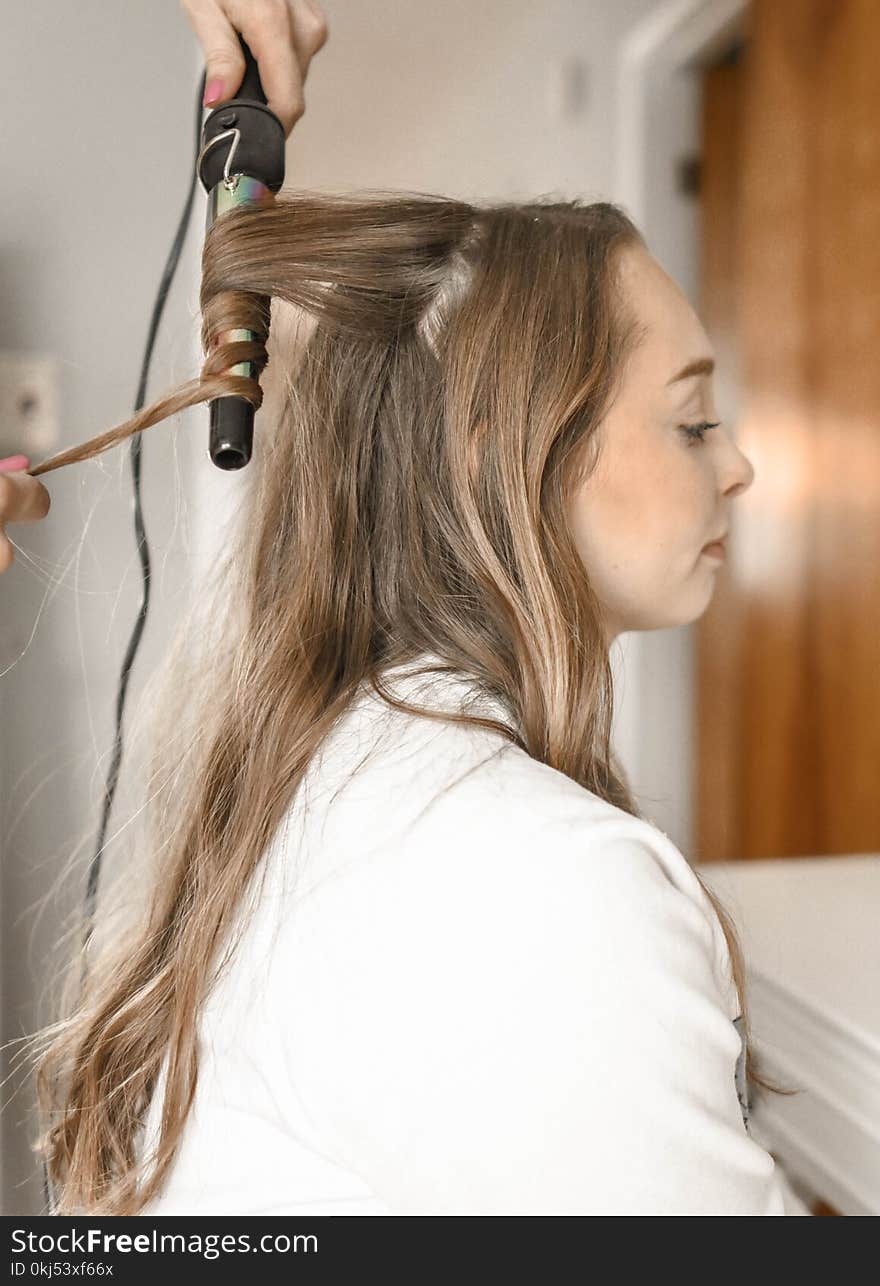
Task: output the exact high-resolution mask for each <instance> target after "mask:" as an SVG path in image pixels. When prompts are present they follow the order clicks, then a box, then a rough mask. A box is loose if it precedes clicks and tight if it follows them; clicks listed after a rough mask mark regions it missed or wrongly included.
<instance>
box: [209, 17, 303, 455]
mask: <svg viewBox="0 0 880 1286" xmlns="http://www.w3.org/2000/svg"><path fill="white" fill-rule="evenodd" d="M239 43H240V44H241V49H242V53H243V54H244V59H245V64H246V66H245V73H244V80H243V81H242V83H241V88H240V89H239V91H238V95H237V96H236V97H235V98H233V99H230V101H229V102H228V103H223V104H222V105H221V106H220V107H217V108H215V109H214V111H212V112H211V113H210V115H209V116H208V117H207V119H206V120H205V124H204V128H203V130H202V149H201V152H200V153H199V158H198V163H197V170H198V176H199V180H200V182H201V184H202V186H203V187H204V189H205V191H206V192H207V194H208V209H207V218H206V223H205V231H206V232H207V231H208V229H209V228H210V227H211V224H212V223H213V222H214V220H215V219H217V218H220V217H221V216H222V215H224V214H225V213H227V211H228V210H230V209H233V208H234V207H236V206H239V205H243V204H259V203H261V202H263V201H266V200H268V199H271V196H272V195H273V194H274V193H275V192H277V191H278V189H279V188H280V187H281V185H282V184H283V182H284V144H285V137H284V126H283V125H282V124H281V121H280V120H279V119H278V117H277V116H276V115H275V113H274V112H273V111H270V110H269V108H268V107H267V105H266V95H265V94H264V93H263V86H262V84H261V82H260V73H259V70H258V68H257V63H256V59H255V58H254V56H253V54H252V53H251V51H250V49H249V48H248V46H247V45H246V44H245V42H244V40H243V39H242V37H241V36H239ZM265 302H266V305H267V307H268V300H266V301H265ZM224 335H225V338H226V339H228V340H229V341H234V340H252V339H254V338H255V336H254V334H253V333H252V332H251V331H250V330H245V329H241V330H234V331H228V332H224ZM231 374H233V375H244V376H248V377H251V376H253V374H254V367H253V363H251V362H240V363H239V364H238V365H237V366H233V367H232V368H231ZM253 438H254V408H253V406H252V405H251V403H250V402H248V400H247V399H246V398H243V397H218V398H215V399H214V401H213V402H211V404H210V443H209V448H210V454H211V459H212V461H213V462H214V464H216V465H217V467H218V468H219V469H241V468H242V467H243V466H244V465H246V464H247V463H248V461H249V460H250V458H251V448H252V446H253Z"/></svg>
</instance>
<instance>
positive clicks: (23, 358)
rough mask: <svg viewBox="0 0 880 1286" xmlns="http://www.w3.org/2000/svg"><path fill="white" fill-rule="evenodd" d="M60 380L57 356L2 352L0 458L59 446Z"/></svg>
mask: <svg viewBox="0 0 880 1286" xmlns="http://www.w3.org/2000/svg"><path fill="white" fill-rule="evenodd" d="M59 383H60V367H59V362H58V359H57V358H56V357H47V356H40V355H34V354H30V353H15V352H11V351H9V350H6V351H3V352H0V458H2V457H4V456H8V455H18V454H19V453H21V454H22V455H26V456H30V457H31V458H32V459H33V457H34V456H41V455H47V454H48V453H49V452H51V451H52V450H53V449H54V448H55V447H57V445H58V389H59Z"/></svg>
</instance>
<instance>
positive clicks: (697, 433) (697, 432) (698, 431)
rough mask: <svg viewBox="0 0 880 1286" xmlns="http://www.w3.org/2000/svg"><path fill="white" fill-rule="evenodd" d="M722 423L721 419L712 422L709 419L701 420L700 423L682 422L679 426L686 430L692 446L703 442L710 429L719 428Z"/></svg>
mask: <svg viewBox="0 0 880 1286" xmlns="http://www.w3.org/2000/svg"><path fill="white" fill-rule="evenodd" d="M720 423H721V421H720V420H715V421H714V423H710V422H709V421H708V420H701V421H700V423H699V424H680V425H679V426H678V427H679V428H680V429H681V430H682V431H683V432H684V435H685V437H686V438H687V439H688V446H689V447H690V446H695V445H696V444H697V443H698V442H702V441H703V439H704V438H705V436H706V434H707V433H708V431H709V429H717V428H718V426H719V424H720Z"/></svg>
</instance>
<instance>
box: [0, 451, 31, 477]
mask: <svg viewBox="0 0 880 1286" xmlns="http://www.w3.org/2000/svg"><path fill="white" fill-rule="evenodd" d="M30 467H31V462H30V460H29V459H28V457H27V456H26V455H8V456H7V457H6V459H5V460H0V471H2V472H3V473H16V472H18V471H19V470H20V469H29V468H30Z"/></svg>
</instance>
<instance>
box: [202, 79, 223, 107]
mask: <svg viewBox="0 0 880 1286" xmlns="http://www.w3.org/2000/svg"><path fill="white" fill-rule="evenodd" d="M222 93H223V81H222V80H212V81H209V82H208V87H207V89H206V90H205V97H204V98H203V99H202V102H203V104H204V105H205V107H210V106H211V104H212V103H216V102H217V100H218V98H219V97H220V95H221V94H222Z"/></svg>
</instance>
